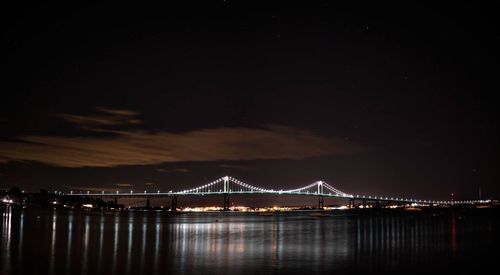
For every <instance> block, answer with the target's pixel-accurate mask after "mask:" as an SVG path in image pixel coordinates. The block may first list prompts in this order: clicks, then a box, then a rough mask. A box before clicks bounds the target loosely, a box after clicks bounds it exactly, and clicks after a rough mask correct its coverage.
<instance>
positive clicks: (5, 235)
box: [1, 205, 12, 274]
mask: <svg viewBox="0 0 500 275" xmlns="http://www.w3.org/2000/svg"><path fill="white" fill-rule="evenodd" d="M11 230H12V208H11V206H9V205H8V206H6V209H5V210H4V212H3V213H2V250H1V251H2V258H3V259H2V261H1V263H2V267H3V268H2V273H4V274H9V272H10V265H9V263H10V261H11V258H10V251H11V245H10V243H11V239H12V232H11Z"/></svg>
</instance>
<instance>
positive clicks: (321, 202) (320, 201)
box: [318, 196, 324, 210]
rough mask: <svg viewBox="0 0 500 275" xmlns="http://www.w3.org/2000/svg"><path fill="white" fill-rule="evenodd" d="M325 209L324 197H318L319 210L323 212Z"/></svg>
mask: <svg viewBox="0 0 500 275" xmlns="http://www.w3.org/2000/svg"><path fill="white" fill-rule="evenodd" d="M323 208H324V203H323V196H319V197H318V209H321V210H323Z"/></svg>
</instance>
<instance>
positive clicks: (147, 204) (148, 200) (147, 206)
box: [146, 198, 151, 209]
mask: <svg viewBox="0 0 500 275" xmlns="http://www.w3.org/2000/svg"><path fill="white" fill-rule="evenodd" d="M146 208H148V209H149V208H151V198H146Z"/></svg>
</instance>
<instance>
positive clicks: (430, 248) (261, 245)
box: [0, 207, 498, 274]
mask: <svg viewBox="0 0 500 275" xmlns="http://www.w3.org/2000/svg"><path fill="white" fill-rule="evenodd" d="M0 209H1V211H2V228H1V234H2V238H1V240H2V243H1V250H0V251H1V254H0V264H1V265H0V266H1V269H0V270H1V272H2V273H0V274H15V273H18V274H165V273H172V272H174V273H180V274H193V273H198V274H207V273H217V274H241V273H246V272H265V273H287V272H290V271H296V272H299V271H306V272H308V273H316V272H317V273H319V272H324V271H340V272H342V271H345V272H352V271H354V272H356V271H358V272H360V271H365V270H369V271H384V272H386V271H389V272H390V271H394V272H397V271H399V270H405V269H411V270H435V269H441V270H447V269H449V268H450V264H451V266H452V268H456V269H459V268H467V267H469V266H474V265H475V266H480V267H485V266H487V265H489V264H491V265H493V260H491V261H490V259H493V254H492V251H495V250H494V248H496V247H497V245H498V237H496V236H498V234H495V233H498V231H497V230H498V219H496V218H497V217H496V216H495V215H494V214H489V215H481V216H479V217H476V216H474V215H472V216H464V215H458V214H455V213H437V214H436V213H402V214H377V215H366V216H338V217H328V218H321V219H319V218H313V217H310V216H308V214H307V213H305V214H304V213H303V214H300V215H299V214H290V215H279V216H270V217H269V216H258V215H254V214H238V213H225V214H224V213H213V214H206V213H204V214H196V213H192V214H185V215H174V216H172V215H168V214H162V213H156V212H129V213H113V214H100V213H95V214H88V213H82V212H77V211H74V212H73V211H66V210H40V209H30V208H27V209H20V208H11V207H3V208H0Z"/></svg>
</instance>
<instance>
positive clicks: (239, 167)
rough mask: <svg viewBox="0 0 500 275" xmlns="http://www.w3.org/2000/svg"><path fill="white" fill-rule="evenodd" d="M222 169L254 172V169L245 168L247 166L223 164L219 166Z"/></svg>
mask: <svg viewBox="0 0 500 275" xmlns="http://www.w3.org/2000/svg"><path fill="white" fill-rule="evenodd" d="M219 167H221V168H227V169H235V170H242V171H249V170H252V168H250V167H248V166H245V165H236V164H225V163H224V164H221V165H219Z"/></svg>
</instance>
